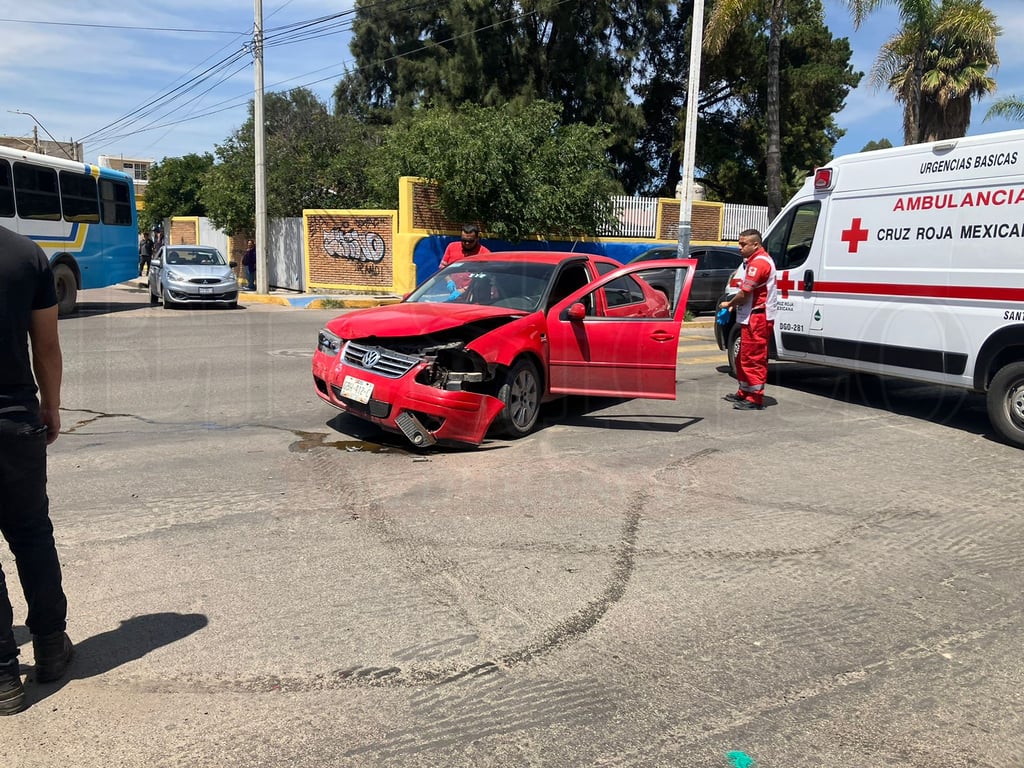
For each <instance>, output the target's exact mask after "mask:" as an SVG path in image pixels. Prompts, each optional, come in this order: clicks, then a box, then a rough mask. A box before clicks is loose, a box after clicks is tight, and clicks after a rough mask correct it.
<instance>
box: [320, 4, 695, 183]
mask: <svg viewBox="0 0 1024 768" xmlns="http://www.w3.org/2000/svg"><path fill="white" fill-rule="evenodd" d="M673 5H675V2H674V0H650V2H647V3H644V4H638V3H636V2H634V0H558V1H555V0H527V1H525V2H524V0H492V1H491V2H482V0H472V1H467V0H438V1H437V2H432V3H423V4H412V5H409V4H407V3H402V4H401V7H400V8H396V3H395V2H387V1H385V2H381V1H380V0H357V2H356V17H355V21H354V22H353V28H352V29H353V39H352V43H351V50H352V54H353V56H354V57H355V60H356V64H357V67H356V68H355V69H354V70H353V71H352V72H351V73H350V74H349V75H348V76H346V77H345V78H344V79H343V80H342V81H341V82H340V83H339V84H338V87H337V89H336V90H335V111H336V112H339V113H341V112H351V113H354V114H357V115H362V116H364V117H367V118H369V119H372V120H375V121H378V122H385V121H387V119H388V118H387V117H386V116H385V115H386V113H387V112H388V111H389V110H391V111H393V112H394V113H395V114H397V115H398V116H402V115H406V114H408V113H409V111H410V110H412V109H415V108H417V107H422V106H440V107H458V106H460V105H462V104H476V105H481V106H500V105H503V104H524V103H529V102H530V101H533V100H543V101H548V102H551V103H555V104H559V105H560V106H561V108H562V121H563V123H564V124H571V123H583V124H586V125H592V126H596V125H598V124H605V125H608V126H610V127H611V133H610V135H609V142H608V151H609V152H610V154H611V156H612V158H613V162H614V163H615V164H616V167H617V168H618V169H619V175H620V177H621V178H622V179H623V182H624V183H625V184H627V188H629V189H631V190H632V189H634V188H636V187H637V186H639V185H641V184H642V183H643V181H644V177H645V174H646V167H645V163H644V159H643V158H642V156H640V154H639V153H638V151H637V144H638V141H639V138H640V136H641V135H642V133H643V130H644V115H643V111H642V109H641V106H640V104H639V103H638V101H637V99H636V98H634V96H635V94H636V93H638V92H640V90H641V89H642V88H643V85H644V83H645V82H646V81H647V80H649V79H650V78H651V77H652V76H653V74H654V73H653V72H652V71H651V70H650V69H649V68H647V67H644V66H641V61H642V57H643V56H644V55H645V52H646V51H648V50H650V48H651V45H652V41H653V40H654V39H655V38H654V37H653V36H654V34H655V32H656V31H657V30H658V29H659V26H658V25H659V24H661V23H663V21H664V19H665V17H666V13H667V9H669V8H670V7H671V6H673ZM671 118H672V119H674V118H675V115H672V116H671Z"/></svg>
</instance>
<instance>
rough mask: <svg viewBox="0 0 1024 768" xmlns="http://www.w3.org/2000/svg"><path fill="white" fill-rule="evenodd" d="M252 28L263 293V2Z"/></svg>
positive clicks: (262, 284)
mask: <svg viewBox="0 0 1024 768" xmlns="http://www.w3.org/2000/svg"><path fill="white" fill-rule="evenodd" d="M255 3H256V7H255V17H256V18H255V24H254V29H253V41H252V42H253V57H254V61H253V69H254V70H255V74H256V87H255V93H254V94H253V109H252V122H253V126H252V129H253V153H254V154H255V157H256V168H255V172H256V291H257V293H266V292H267V289H268V286H269V282H268V280H267V172H266V157H265V154H266V152H265V149H264V143H263V141H264V133H263V131H264V126H263V3H262V0H255Z"/></svg>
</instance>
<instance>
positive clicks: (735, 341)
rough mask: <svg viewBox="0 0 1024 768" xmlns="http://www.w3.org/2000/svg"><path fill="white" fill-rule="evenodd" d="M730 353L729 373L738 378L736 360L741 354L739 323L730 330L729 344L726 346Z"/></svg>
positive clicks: (727, 351)
mask: <svg viewBox="0 0 1024 768" xmlns="http://www.w3.org/2000/svg"><path fill="white" fill-rule="evenodd" d="M725 350H726V354H728V355H729V373H730V374H731V375H732V377H733V378H736V360H737V358H738V357H739V356H740V325H739V323H737V324H736V325H734V326H733V328H732V330H731V331H730V332H729V345H728V346H727V347H726V348H725Z"/></svg>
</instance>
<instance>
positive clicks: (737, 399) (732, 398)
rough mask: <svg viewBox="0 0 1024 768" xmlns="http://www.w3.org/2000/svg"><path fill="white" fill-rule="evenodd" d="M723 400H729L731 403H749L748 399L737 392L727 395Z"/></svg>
mask: <svg viewBox="0 0 1024 768" xmlns="http://www.w3.org/2000/svg"><path fill="white" fill-rule="evenodd" d="M722 399H723V400H728V401H729V402H730V403H745V402H746V401H747V398H745V397H740V396H739V395H737V394H736V393H735V392H730V393H729V394H728V395H726V396H725V397H723V398H722Z"/></svg>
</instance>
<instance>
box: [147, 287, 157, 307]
mask: <svg viewBox="0 0 1024 768" xmlns="http://www.w3.org/2000/svg"><path fill="white" fill-rule="evenodd" d="M159 302H160V297H159V296H157V295H156V294H155V293H153V289H152V288H150V289H149V303H150V304H158V303H159Z"/></svg>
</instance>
